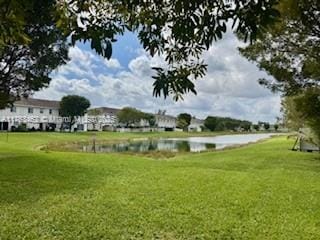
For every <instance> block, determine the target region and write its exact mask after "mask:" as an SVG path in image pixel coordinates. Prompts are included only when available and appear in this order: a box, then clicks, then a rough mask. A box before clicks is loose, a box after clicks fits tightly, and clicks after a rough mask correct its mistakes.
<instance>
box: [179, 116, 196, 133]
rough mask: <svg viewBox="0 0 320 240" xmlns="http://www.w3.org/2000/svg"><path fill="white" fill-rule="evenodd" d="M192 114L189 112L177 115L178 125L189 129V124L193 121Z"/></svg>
mask: <svg viewBox="0 0 320 240" xmlns="http://www.w3.org/2000/svg"><path fill="white" fill-rule="evenodd" d="M191 118H192V117H191V115H190V114H189V113H180V114H179V115H178V117H177V127H178V128H181V129H183V131H188V126H189V125H190V123H191Z"/></svg>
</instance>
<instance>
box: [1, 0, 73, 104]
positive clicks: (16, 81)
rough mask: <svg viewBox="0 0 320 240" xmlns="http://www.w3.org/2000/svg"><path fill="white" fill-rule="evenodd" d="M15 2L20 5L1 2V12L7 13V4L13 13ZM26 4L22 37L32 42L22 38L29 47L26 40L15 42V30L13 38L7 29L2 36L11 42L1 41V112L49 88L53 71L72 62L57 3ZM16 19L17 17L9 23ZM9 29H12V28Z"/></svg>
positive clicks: (37, 2)
mask: <svg viewBox="0 0 320 240" xmlns="http://www.w3.org/2000/svg"><path fill="white" fill-rule="evenodd" d="M15 2H16V4H18V3H17V1H13V2H10V1H9V2H8V1H1V3H2V4H0V12H1V11H2V12H3V10H4V5H5V3H7V4H8V8H9V9H10V7H12V5H14V3H15ZM25 2H27V3H24V4H23V3H22V7H23V6H25V7H26V8H27V10H28V11H23V13H24V16H23V20H24V21H25V24H23V32H22V33H21V34H24V35H26V36H28V38H26V39H25V38H23V37H22V35H21V36H20V37H21V38H23V39H25V40H26V42H27V43H28V44H25V43H26V42H24V41H23V39H22V40H20V41H18V40H16V41H15V40H14V39H12V38H11V37H14V36H16V35H17V34H18V33H15V32H14V30H12V31H13V33H12V36H11V35H9V36H8V34H5V33H6V31H8V29H7V28H5V30H4V32H2V33H1V34H0V36H1V35H5V37H7V38H9V39H7V38H5V39H1V38H0V109H1V108H4V107H6V106H7V105H8V103H9V104H10V103H13V102H14V101H15V100H17V99H18V98H19V97H21V96H28V95H29V94H30V93H32V92H33V91H38V90H40V89H41V88H43V87H46V86H48V84H49V82H50V80H51V78H50V76H49V74H50V73H51V71H52V70H54V69H56V68H57V67H58V66H59V65H62V64H65V63H66V62H67V60H68V48H69V45H68V44H67V42H66V41H67V37H66V36H65V35H64V34H63V33H62V31H61V30H59V29H58V28H57V26H56V24H55V21H54V19H53V13H52V11H51V10H52V7H53V6H55V1H54V0H49V1H35V0H31V1H25ZM14 6H15V5H14ZM15 7H21V6H15ZM20 10H21V9H20ZM7 11H9V12H10V10H7ZM21 11H22V10H21ZM4 14H5V13H4ZM8 14H9V13H8ZM12 14H13V13H12ZM9 15H10V14H9ZM10 16H11V15H10ZM2 17H4V16H2ZM16 17H17V16H14V15H13V16H11V18H9V19H12V18H16ZM0 19H1V17H0ZM13 21H14V20H13ZM17 21H18V20H17ZM21 21H22V19H21ZM1 24H3V23H1ZM1 24H0V26H1ZM8 27H9V29H10V24H9V25H8ZM19 29H20V27H19ZM1 31H2V30H1ZM17 31H18V30H17ZM19 31H20V30H19ZM4 41H6V42H7V41H8V42H9V44H5V45H4V44H3V42H4ZM1 42H2V43H1ZM1 46H2V47H1Z"/></svg>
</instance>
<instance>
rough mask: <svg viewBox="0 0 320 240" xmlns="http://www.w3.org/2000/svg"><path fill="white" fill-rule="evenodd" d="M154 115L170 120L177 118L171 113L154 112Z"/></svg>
mask: <svg viewBox="0 0 320 240" xmlns="http://www.w3.org/2000/svg"><path fill="white" fill-rule="evenodd" d="M155 116H156V117H159V118H165V119H172V120H176V119H177V118H176V117H174V116H171V115H163V114H155Z"/></svg>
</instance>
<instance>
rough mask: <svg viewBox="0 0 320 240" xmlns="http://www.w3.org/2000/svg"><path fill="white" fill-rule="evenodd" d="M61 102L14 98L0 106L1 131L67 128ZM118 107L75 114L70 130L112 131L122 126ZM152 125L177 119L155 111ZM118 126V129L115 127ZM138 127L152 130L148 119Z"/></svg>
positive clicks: (166, 127) (164, 126) (170, 126)
mask: <svg viewBox="0 0 320 240" xmlns="http://www.w3.org/2000/svg"><path fill="white" fill-rule="evenodd" d="M59 108H60V102H59V101H51V100H42V99H35V98H28V99H21V100H20V101H16V102H15V103H14V104H13V106H12V107H11V108H6V109H3V110H0V131H7V130H9V131H11V130H15V129H17V128H20V129H25V130H39V131H46V130H47V131H48V130H52V131H60V130H63V129H64V130H66V131H67V130H68V128H69V125H68V121H69V120H68V118H63V117H61V116H60V115H59ZM119 111H120V109H116V108H108V107H99V108H94V109H90V110H89V111H88V113H87V114H85V116H83V117H79V118H76V122H75V124H74V125H73V126H72V131H88V130H89V131H92V130H96V131H103V130H109V131H115V130H119V129H120V130H121V129H122V130H123V129H124V128H125V126H120V125H119V123H118V120H117V113H118V112H119ZM154 116H155V126H156V127H155V129H157V130H160V131H174V130H176V126H177V119H176V117H174V116H169V115H166V114H165V112H163V113H160V114H155V115H154ZM118 127H119V129H117V128H118ZM136 127H138V128H141V129H145V131H151V130H152V131H153V130H154V128H152V129H151V128H150V125H149V121H147V120H145V119H142V120H141V121H140V123H139V124H137V126H136ZM194 128H195V129H196V130H198V129H199V127H198V125H197V122H194V124H193V125H192V129H194Z"/></svg>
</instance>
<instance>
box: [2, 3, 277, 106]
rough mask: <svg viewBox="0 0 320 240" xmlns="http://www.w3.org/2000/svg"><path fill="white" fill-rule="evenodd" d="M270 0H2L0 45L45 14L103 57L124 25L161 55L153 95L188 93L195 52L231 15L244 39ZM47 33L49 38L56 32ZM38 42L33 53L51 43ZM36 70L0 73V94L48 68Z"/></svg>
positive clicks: (23, 40) (198, 65)
mask: <svg viewBox="0 0 320 240" xmlns="http://www.w3.org/2000/svg"><path fill="white" fill-rule="evenodd" d="M277 3H278V0H256V1H248V0H238V1H221V0H204V1H190V0H175V1H172V0H169V1H156V0H150V1H144V0H120V1H111V0H86V1H83V0H72V1H69V0H59V1H54V0H52V4H51V5H49V6H48V8H47V9H46V11H42V12H41V14H39V13H38V12H35V11H33V10H34V5H35V4H38V5H41V4H43V2H40V1H35V0H32V1H24V0H2V1H0V12H1V17H0V20H1V21H0V29H1V31H0V51H1V52H2V51H3V49H4V48H6V47H11V46H15V45H19V46H29V44H31V43H33V42H34V41H35V39H37V35H35V34H32V33H30V32H28V31H26V29H27V28H28V27H31V29H33V28H34V27H36V26H39V24H40V25H41V19H42V18H45V19H48V21H50V23H51V28H52V29H58V30H59V31H61V32H63V37H67V39H70V40H71V44H72V45H75V44H76V42H77V41H84V42H86V41H89V42H90V43H91V48H92V49H94V50H95V51H96V52H97V53H98V54H100V55H102V56H103V57H105V58H108V59H109V58H111V56H112V44H113V42H115V41H116V40H117V38H118V37H119V35H122V34H124V33H125V32H126V31H131V32H135V33H136V34H137V35H138V38H139V40H140V42H141V44H142V46H143V48H144V49H145V50H146V51H147V52H149V53H150V55H151V56H154V55H156V54H159V55H163V56H165V60H166V62H167V63H168V65H167V67H166V68H161V67H159V66H156V67H155V68H154V70H155V75H154V76H153V78H154V79H155V82H154V91H153V94H154V96H160V95H163V96H164V97H165V98H166V97H167V96H169V95H172V96H173V97H174V99H175V100H178V99H181V98H182V97H183V95H184V94H185V93H187V92H190V91H191V92H193V93H196V90H195V85H194V80H195V79H198V78H200V77H203V76H204V74H205V72H206V63H204V62H203V61H202V60H201V55H202V53H203V52H204V51H205V50H206V49H208V48H209V47H210V46H211V45H212V43H213V42H214V41H217V40H219V39H221V38H222V37H223V34H224V33H225V32H226V31H227V23H232V29H233V30H234V31H235V32H237V33H239V34H241V35H242V36H244V39H245V40H247V39H249V40H254V39H255V38H256V37H257V36H259V35H260V34H261V33H262V32H263V31H264V30H265V29H266V27H267V26H268V25H270V24H272V23H273V22H274V21H275V20H276V18H277V17H278V11H277V10H276V9H275V6H276V4H277ZM30 9H31V10H32V11H31V13H32V14H30ZM41 29H42V28H41ZM63 39H64V38H63ZM55 40H56V41H55ZM52 41H53V42H52V44H53V43H54V42H57V39H54V38H53V40H52ZM41 43H44V44H40V45H39V49H38V50H37V51H38V52H39V53H40V52H42V51H46V48H50V47H52V44H50V43H48V42H45V41H43V42H42V41H41ZM41 56H42V55H41ZM41 56H37V57H36V58H35V60H39V59H40V58H41ZM62 59H63V60H65V58H62ZM29 62H30V63H32V61H29ZM61 63H63V61H58V62H57V63H55V64H52V65H50V67H48V68H47V69H46V71H44V70H43V71H44V72H45V73H50V70H52V69H54V68H55V67H56V66H58V65H59V64H61ZM36 69H38V68H36ZM40 69H41V68H40ZM36 71H37V70H35V71H34V72H36ZM32 72H33V69H30V70H27V73H32ZM43 76H44V77H43ZM43 76H42V75H41V76H39V78H37V79H39V80H38V81H35V82H36V83H37V84H36V86H32V85H33V83H32V82H30V81H25V82H17V83H12V82H9V80H8V78H6V77H5V78H3V81H4V82H5V83H6V84H7V83H8V85H9V86H10V87H11V89H12V91H13V92H17V94H12V93H11V92H9V93H6V92H4V90H2V89H1V98H2V99H3V100H2V101H3V102H8V101H9V99H10V97H17V95H19V94H26V95H27V94H29V93H30V91H33V90H39V89H40V88H41V87H43V86H47V84H48V82H49V80H50V78H49V77H48V74H47V75H44V74H43ZM42 77H43V80H41V79H42ZM24 85H25V87H21V86H24Z"/></svg>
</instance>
